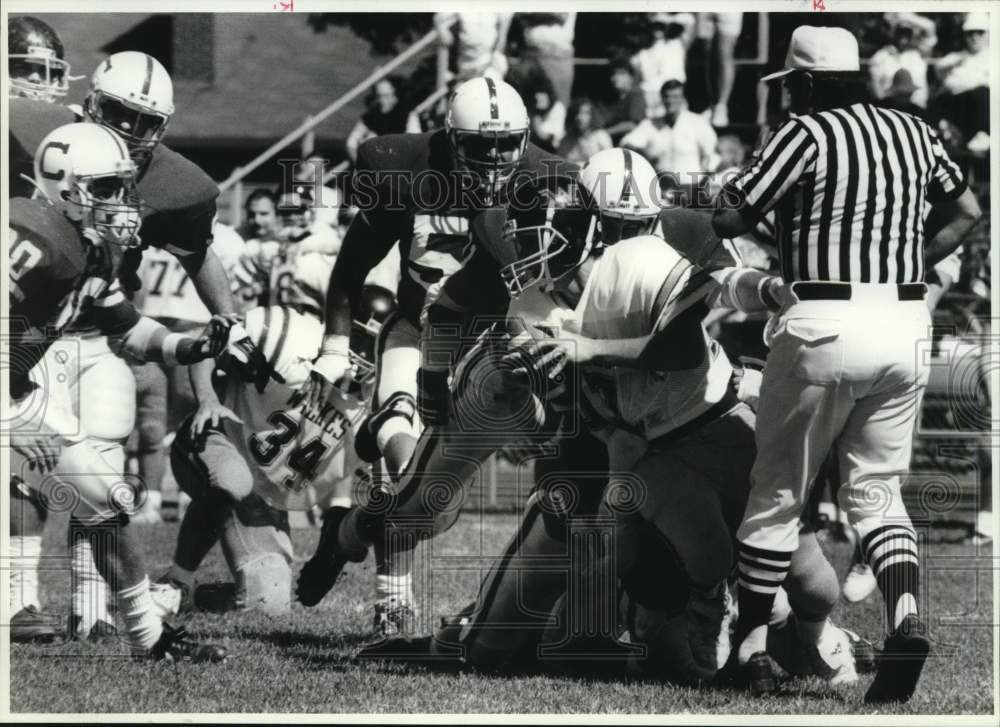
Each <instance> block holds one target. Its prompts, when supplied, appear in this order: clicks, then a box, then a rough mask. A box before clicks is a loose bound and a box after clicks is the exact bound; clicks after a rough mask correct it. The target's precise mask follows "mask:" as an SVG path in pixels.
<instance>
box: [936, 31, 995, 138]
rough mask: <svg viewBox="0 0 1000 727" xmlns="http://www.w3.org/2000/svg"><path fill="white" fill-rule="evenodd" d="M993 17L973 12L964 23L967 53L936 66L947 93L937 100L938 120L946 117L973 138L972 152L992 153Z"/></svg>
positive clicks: (952, 56) (954, 56)
mask: <svg viewBox="0 0 1000 727" xmlns="http://www.w3.org/2000/svg"><path fill="white" fill-rule="evenodd" d="M988 31H989V16H988V15H987V14H985V13H969V14H968V15H967V16H966V17H965V21H964V22H963V24H962V36H963V40H964V43H965V50H960V51H956V52H955V53H949V54H948V55H946V56H945V57H944V58H941V59H940V60H938V61H937V62H936V63H935V64H934V68H935V71H936V73H937V75H938V78H939V79H940V81H941V87H942V89H943V93H942V94H941V96H939V97H938V98H936V99H935V107H936V109H937V113H936V114H935V116H936V117H938V118H944V119H947V120H949V121H951V122H953V123H954V124H955V125H957V126H958V129H959V130H960V131H961V133H962V135H963V137H964V139H969V140H970V141H969V149H970V150H971V151H977V152H978V151H982V152H983V153H985V152H986V151H988V150H989V116H990V114H989V109H990V97H989V92H990V89H989V83H990V66H991V64H990V51H989V36H988Z"/></svg>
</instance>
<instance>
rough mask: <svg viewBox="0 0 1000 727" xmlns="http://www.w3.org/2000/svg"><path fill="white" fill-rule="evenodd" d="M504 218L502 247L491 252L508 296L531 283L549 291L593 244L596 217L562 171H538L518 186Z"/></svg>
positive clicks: (577, 263) (501, 235)
mask: <svg viewBox="0 0 1000 727" xmlns="http://www.w3.org/2000/svg"><path fill="white" fill-rule="evenodd" d="M505 217H506V219H505V220H504V221H503V226H502V229H501V231H500V248H501V250H500V251H499V252H496V251H491V252H493V254H494V257H495V258H497V260H498V262H500V277H501V278H502V279H503V281H504V284H505V285H506V286H507V291H508V292H509V293H510V295H511V297H512V298H516V297H517V296H519V295H520V294H521V293H523V292H524V291H525V290H527V289H528V288H530V287H532V286H535V285H541V286H543V288H545V289H546V291H547V290H551V288H552V286H553V285H554V284H555V283H556V281H558V280H559V279H560V278H562V277H563V276H565V275H566V274H568V273H570V272H572V271H573V270H575V269H576V268H577V267H578V266H579V265H580V263H581V262H583V261H584V260H585V259H586V257H587V255H588V254H589V253H590V250H591V248H592V246H593V242H594V231H595V229H596V218H595V217H594V215H593V214H592V212H591V210H590V209H589V208H588V207H587V206H586V205H585V204H583V203H582V201H581V198H580V195H579V189H578V186H577V182H576V180H574V179H572V178H570V177H567V176H563V175H550V176H543V177H538V178H536V179H529V180H526V181H525V182H524V183H522V184H520V185H518V186H517V187H516V188H515V189H514V190H513V192H512V194H511V201H510V205H509V206H508V207H507V209H506V214H505ZM490 237H492V238H493V239H494V240H495V239H496V236H495V235H491V236H490ZM504 257H507V258H508V260H509V262H508V261H505V260H504V259H503V258H504Z"/></svg>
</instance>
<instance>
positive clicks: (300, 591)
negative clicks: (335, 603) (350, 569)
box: [295, 507, 368, 606]
mask: <svg viewBox="0 0 1000 727" xmlns="http://www.w3.org/2000/svg"><path fill="white" fill-rule="evenodd" d="M350 511H351V509H350V508H347V507H331V508H330V509H329V510H327V511H326V514H325V515H324V516H323V528H322V530H320V534H319V544H318V545H317V546H316V552H315V553H313V556H312V558H310V559H309V560H308V561H306V563H305V565H303V566H302V570H301V572H300V573H299V580H298V583H296V585H295V598H296V599H297V600H298V602H299V603H301V604H302V605H303V606H315V605H316V604H317V603H319V602H320V601H322V600H323V597H324V596H325V595H326V594H327V593H329V592H330V589H331V588H333V585H334V584H335V583H336V582H337V578H338V577H339V576H340V572H341V571H342V570H344V566H345V565H347V564H348V563H351V562H354V563H360V562H362V561H363V560H364V559H365V558H366V557H367V555H368V552H367V550H366V551H365V552H364V553H347V552H343V551H342V550H341V548H340V544H339V543H338V542H337V533H338V531H339V530H340V523H341V522H343V520H344V518H345V517H346V516H347V514H348V513H349V512H350ZM359 556H360V557H359Z"/></svg>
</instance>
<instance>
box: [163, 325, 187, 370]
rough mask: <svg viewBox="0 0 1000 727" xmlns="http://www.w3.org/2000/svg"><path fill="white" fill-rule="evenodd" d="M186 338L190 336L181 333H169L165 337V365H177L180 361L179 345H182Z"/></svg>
mask: <svg viewBox="0 0 1000 727" xmlns="http://www.w3.org/2000/svg"><path fill="white" fill-rule="evenodd" d="M185 339H188V336H185V335H183V334H180V333H168V334H167V335H166V336H165V337H164V339H163V347H162V351H163V363H164V364H165V365H167V366H176V365H177V364H178V363H179V362H178V359H177V356H178V347H179V346H180V345H181V342H182V341H184V340H185Z"/></svg>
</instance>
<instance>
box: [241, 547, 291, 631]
mask: <svg viewBox="0 0 1000 727" xmlns="http://www.w3.org/2000/svg"><path fill="white" fill-rule="evenodd" d="M291 607H292V569H291V568H290V567H289V565H288V560H287V559H286V558H285V556H284V555H279V554H277V553H268V554H267V555H264V556H262V557H260V558H257V559H256V560H253V561H251V562H249V563H246V564H244V565H243V566H242V567H241V568H239V569H237V571H236V608H238V609H240V610H257V611H263V612H264V613H266V614H268V615H269V616H279V615H281V614H285V613H288V612H289V611H290V610H291Z"/></svg>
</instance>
